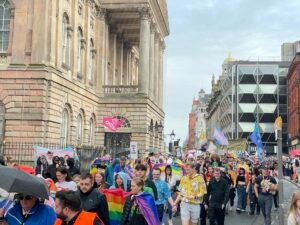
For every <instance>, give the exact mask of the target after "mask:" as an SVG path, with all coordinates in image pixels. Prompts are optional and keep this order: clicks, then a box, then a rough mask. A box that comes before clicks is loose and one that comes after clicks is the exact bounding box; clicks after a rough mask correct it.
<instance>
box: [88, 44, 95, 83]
mask: <svg viewBox="0 0 300 225" xmlns="http://www.w3.org/2000/svg"><path fill="white" fill-rule="evenodd" d="M95 57H96V51H95V47H94V41H93V39H91V40H90V56H89V72H88V78H89V81H91V83H93V82H94V81H95Z"/></svg>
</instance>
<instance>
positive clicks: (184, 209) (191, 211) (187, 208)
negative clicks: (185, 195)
mask: <svg viewBox="0 0 300 225" xmlns="http://www.w3.org/2000/svg"><path fill="white" fill-rule="evenodd" d="M180 212H181V219H183V220H191V222H192V223H194V224H196V223H198V220H199V218H200V204H191V203H187V202H181V203H180Z"/></svg>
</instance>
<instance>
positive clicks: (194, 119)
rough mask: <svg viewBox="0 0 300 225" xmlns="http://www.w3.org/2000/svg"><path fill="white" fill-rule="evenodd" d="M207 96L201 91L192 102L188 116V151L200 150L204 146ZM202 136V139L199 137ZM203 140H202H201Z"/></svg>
mask: <svg viewBox="0 0 300 225" xmlns="http://www.w3.org/2000/svg"><path fill="white" fill-rule="evenodd" d="M208 98H209V95H208V94H205V91H204V90H203V89H201V90H200V91H199V92H198V99H194V100H193V104H192V110H191V112H190V114H189V137H188V149H189V150H190V149H201V147H202V146H203V145H204V144H206V120H205V117H206V104H207V102H208ZM201 136H203V137H201ZM202 138H203V139H202Z"/></svg>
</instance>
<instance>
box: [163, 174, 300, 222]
mask: <svg viewBox="0 0 300 225" xmlns="http://www.w3.org/2000/svg"><path fill="white" fill-rule="evenodd" d="M297 191H300V188H299V187H297V186H296V185H295V184H294V183H292V182H290V181H288V180H283V195H284V202H283V204H282V205H283V210H284V213H285V215H284V217H285V219H284V222H285V224H279V222H278V216H279V211H278V209H275V208H274V205H273V208H272V225H286V224H287V211H288V208H289V204H290V202H291V199H292V195H293V193H294V192H297ZM248 210H249V208H248ZM173 223H174V225H181V221H180V217H176V218H174V219H173ZM206 224H207V225H209V222H208V220H207V223H206ZM166 225H167V224H166ZM225 225H264V218H263V216H262V215H259V216H257V215H248V213H240V214H237V213H236V212H235V211H232V212H229V213H228V215H226V217H225Z"/></svg>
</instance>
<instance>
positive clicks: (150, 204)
mask: <svg viewBox="0 0 300 225" xmlns="http://www.w3.org/2000/svg"><path fill="white" fill-rule="evenodd" d="M135 201H136V203H137V204H138V206H139V209H140V211H141V212H142V214H143V215H144V217H145V219H146V221H147V223H148V225H160V222H159V218H158V213H157V209H156V205H155V201H154V198H153V196H152V195H151V194H149V193H146V192H143V193H142V194H141V195H136V196H135Z"/></svg>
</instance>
